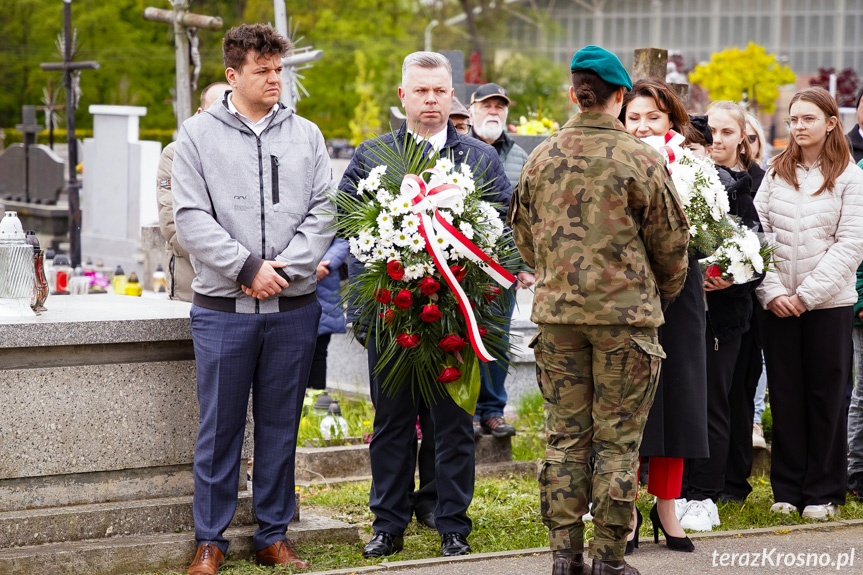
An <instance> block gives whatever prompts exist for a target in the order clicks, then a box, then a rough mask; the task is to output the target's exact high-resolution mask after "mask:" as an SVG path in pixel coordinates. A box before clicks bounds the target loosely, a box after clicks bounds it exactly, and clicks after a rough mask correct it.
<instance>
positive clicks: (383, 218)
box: [377, 210, 395, 234]
mask: <svg viewBox="0 0 863 575" xmlns="http://www.w3.org/2000/svg"><path fill="white" fill-rule="evenodd" d="M377 222H378V230H379V231H380V232H381V234H383V233H384V232H386V231H391V230H392V229H393V227H394V225H395V223H394V222H393V215H392V214H391V213H390V212H389V211H388V210H381V213H379V214H378V217H377Z"/></svg>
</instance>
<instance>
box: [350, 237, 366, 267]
mask: <svg viewBox="0 0 863 575" xmlns="http://www.w3.org/2000/svg"><path fill="white" fill-rule="evenodd" d="M348 245H349V246H350V251H351V255H352V256H354V257H355V258H357V259H358V260H360V261H361V262H363V261H365V255H364V254H363V252H362V249H360V241H359V240H358V239H357V238H349V239H348Z"/></svg>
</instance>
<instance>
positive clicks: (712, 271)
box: [704, 264, 722, 278]
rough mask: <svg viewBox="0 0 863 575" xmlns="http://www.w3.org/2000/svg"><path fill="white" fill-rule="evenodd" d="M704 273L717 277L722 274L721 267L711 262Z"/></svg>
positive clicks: (710, 276)
mask: <svg viewBox="0 0 863 575" xmlns="http://www.w3.org/2000/svg"><path fill="white" fill-rule="evenodd" d="M704 275H705V276H707V277H709V278H718V277H719V276H721V275H722V268H720V267H719V266H718V265H716V264H713V265H712V266H710V267H708V268H707V269H706V270H705V271H704Z"/></svg>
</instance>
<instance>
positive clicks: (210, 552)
mask: <svg viewBox="0 0 863 575" xmlns="http://www.w3.org/2000/svg"><path fill="white" fill-rule="evenodd" d="M224 560H225V555H224V553H222V550H221V549H219V548H218V547H216V546H215V545H213V544H212V543H204V544H202V545H199V546H198V552H197V553H195V560H194V561H192V564H191V565H190V566H189V570H188V571H186V573H188V574H189V575H216V573H217V572H218V571H219V565H221V564H222V561H224Z"/></svg>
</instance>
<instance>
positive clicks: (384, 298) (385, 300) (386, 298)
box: [375, 288, 392, 305]
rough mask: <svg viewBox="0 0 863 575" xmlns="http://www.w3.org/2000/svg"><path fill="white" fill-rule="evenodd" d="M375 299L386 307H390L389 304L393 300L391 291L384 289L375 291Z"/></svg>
mask: <svg viewBox="0 0 863 575" xmlns="http://www.w3.org/2000/svg"><path fill="white" fill-rule="evenodd" d="M375 298H377V300H378V301H379V302H381V303H382V304H384V305H389V303H390V301H391V299H392V298H391V294H390V290H388V289H383V288H381V289H379V290H375Z"/></svg>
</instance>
